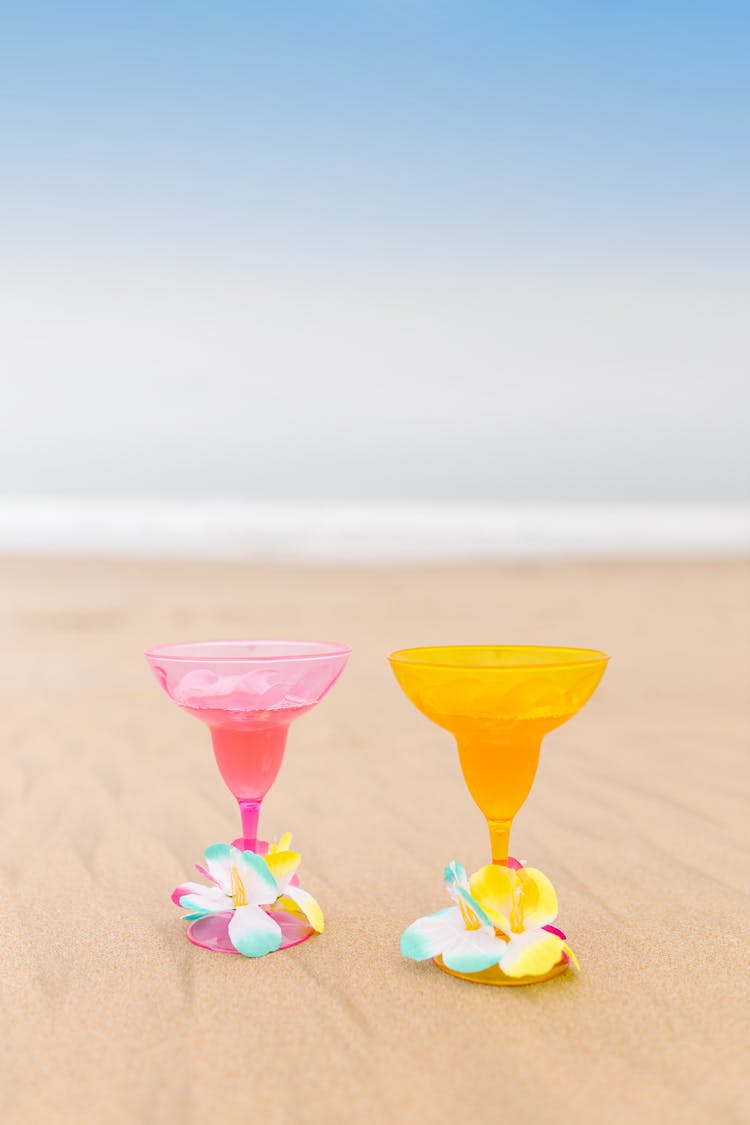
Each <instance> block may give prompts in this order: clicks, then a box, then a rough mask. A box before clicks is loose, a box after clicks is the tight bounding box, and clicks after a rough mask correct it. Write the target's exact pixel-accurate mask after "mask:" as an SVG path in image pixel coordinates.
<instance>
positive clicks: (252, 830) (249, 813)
mask: <svg viewBox="0 0 750 1125" xmlns="http://www.w3.org/2000/svg"><path fill="white" fill-rule="evenodd" d="M262 803H263V798H262V797H256V798H254V799H253V798H242V797H240V798H238V800H237V804H238V805H239V806H240V817H241V818H242V838H243V839H244V841H245V844H246V845H247V846H248V847H252V845H253V844H255V843H256V841H257V839H258V817H259V816H260V806H261V804H262Z"/></svg>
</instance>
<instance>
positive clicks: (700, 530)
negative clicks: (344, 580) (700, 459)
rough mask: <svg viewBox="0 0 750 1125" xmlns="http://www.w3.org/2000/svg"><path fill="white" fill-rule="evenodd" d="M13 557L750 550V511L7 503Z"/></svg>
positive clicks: (0, 501)
mask: <svg viewBox="0 0 750 1125" xmlns="http://www.w3.org/2000/svg"><path fill="white" fill-rule="evenodd" d="M0 552H2V553H4V554H6V555H7V554H13V555H69V556H70V555H96V556H118V555H119V556H129V557H149V558H154V557H161V556H163V557H180V558H235V559H249V560H271V561H273V560H290V561H294V560H299V561H316V562H339V561H341V562H400V561H405V562H408V561H429V560H443V561H450V560H470V559H485V560H488V559H524V558H546V557H561V558H587V557H600V558H601V557H618V556H628V557H634V556H675V555H692V556H712V557H716V556H739V555H744V554H747V553H750V504H739V503H736V504H653V505H648V504H554V505H552V504H474V503H464V504H458V503H450V504H440V503H412V502H409V503H339V502H309V503H306V502H295V503H289V502H263V503H260V502H245V501H235V500H232V501H223V500H222V501H218V500H217V501H208V500H201V501H196V502H188V501H169V500H161V499H160V500H143V499H137V500H136V499H133V500H124V499H96V500H92V499H62V498H57V497H50V498H23V499H21V498H0Z"/></svg>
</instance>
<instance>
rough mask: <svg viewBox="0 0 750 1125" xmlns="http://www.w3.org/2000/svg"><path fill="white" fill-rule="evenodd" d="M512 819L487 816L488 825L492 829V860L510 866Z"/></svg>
mask: <svg viewBox="0 0 750 1125" xmlns="http://www.w3.org/2000/svg"><path fill="white" fill-rule="evenodd" d="M512 825H513V821H512V820H490V818H489V817H487V827H488V828H489V830H490V848H491V849H492V862H493V863H499V864H501V865H502V866H503V867H507V866H508V854H509V849H510V830H511V827H512Z"/></svg>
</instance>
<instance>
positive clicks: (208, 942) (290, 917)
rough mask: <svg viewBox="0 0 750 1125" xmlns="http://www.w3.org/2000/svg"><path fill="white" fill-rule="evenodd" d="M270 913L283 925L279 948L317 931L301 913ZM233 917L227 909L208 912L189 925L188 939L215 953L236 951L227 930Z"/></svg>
mask: <svg viewBox="0 0 750 1125" xmlns="http://www.w3.org/2000/svg"><path fill="white" fill-rule="evenodd" d="M268 913H269V915H270V917H271V918H273V919H274V920H275V921H276V922H278V924H279V926H280V927H281V934H282V937H281V945H280V946H279V949H289V948H290V947H291V946H293V945H300V944H301V943H302V942H303V941H307V939H308V938H309V937H312V935H313V934H314V933H315V931H314V930H313V928H312V926H311V925H309V923H308V922H307V919H305V918H303V917H302V916H301V915H300V914H292V913H290V912H289V911H286V910H269V911H268ZM231 917H232V913H231V911H227V912H226V914H207V915H206V916H205V917H204V918H198V919H196V921H195V922H192V923H191V924H190V925H189V926H188V929H187V936H188V940H189V941H192V943H193V945H199V946H200V947H201V949H212V950H213V951H214V953H236V952H237V950H236V949H235V948H234V946H233V945H232V943H231V941H230V940H229V934H228V932H227V929H228V926H229V922H230V919H231ZM276 952H278V950H276Z"/></svg>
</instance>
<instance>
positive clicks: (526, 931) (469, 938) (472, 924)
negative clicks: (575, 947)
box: [401, 860, 578, 978]
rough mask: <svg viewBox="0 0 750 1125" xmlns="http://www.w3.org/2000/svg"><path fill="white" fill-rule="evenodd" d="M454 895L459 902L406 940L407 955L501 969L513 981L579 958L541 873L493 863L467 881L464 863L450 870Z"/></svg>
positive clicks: (463, 967) (412, 929)
mask: <svg viewBox="0 0 750 1125" xmlns="http://www.w3.org/2000/svg"><path fill="white" fill-rule="evenodd" d="M445 885H446V888H447V890H448V894H449V895H450V896H451V898H452V899H453V900H454V902H455V903H456V904H457V905H456V906H453V907H447V908H446V909H445V910H439V911H438V912H437V913H436V914H429V915H427V917H425V918H420V919H418V920H417V921H416V922H414V923H413V924H412V925H411V926H409V928H408V929H407V930H406V932H405V933H404V935H403V936H402V938H401V952H402V953H403V954H404V956H406V957H410V958H412V959H413V960H415V961H423V960H427V958H430V957H437V956H440V957H441V959H442V961H443V964H444V965H445V967H446V968H448V969H453V970H455V971H456V972H461V973H474V972H481V971H482V970H483V969H488V968H490V967H491V966H493V965H499V966H500V968H501V970H502V972H503V973H504V974H505V975H506V976H508V977H514V978H519V977H526V976H530V977H533V976H543V975H544V974H545V973H547V972H549V971H550V970H551V969H553V968H554V967H555V965H557V964H559V962H560V960H561V959H562V960H565V961H570V962H572V963H573V964H574V965H575V966H576V968H577V967H578V962H577V961H576V958H575V954H574V953H573V951H572V950H571V949H570V946H568V945H567V943H566V941H565V935H564V934H563V933H562V931H561V930H557V929H555V927H553V926H551V925H550V923H551V922H552V921H554V919H555V918H556V916H557V896H556V894H555V890H554V887H553V886H552V884H551V883H550V881H549V879H548V878H547V877H546V875H544V874H543V873H542V872H541V871H538V870H536V869H535V868H531V867H522V866H521V865H520V864H519V863H518V862H517V861H516V860H513V861H511V864H509V866H508V867H503V866H500V865H498V864H490V865H489V866H487V867H482V868H481V869H480V870H479V871H477V872H475V874H474V875H472V876H471V878H470V879H467V876H466V871H465V870H464V868H463V867H462V866H461V864H460V863H456V862H455V861H454V862H453V863H450V864H448V866H447V867H446V869H445Z"/></svg>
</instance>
